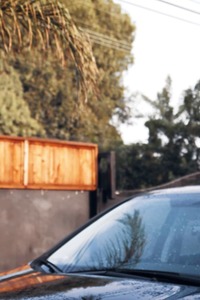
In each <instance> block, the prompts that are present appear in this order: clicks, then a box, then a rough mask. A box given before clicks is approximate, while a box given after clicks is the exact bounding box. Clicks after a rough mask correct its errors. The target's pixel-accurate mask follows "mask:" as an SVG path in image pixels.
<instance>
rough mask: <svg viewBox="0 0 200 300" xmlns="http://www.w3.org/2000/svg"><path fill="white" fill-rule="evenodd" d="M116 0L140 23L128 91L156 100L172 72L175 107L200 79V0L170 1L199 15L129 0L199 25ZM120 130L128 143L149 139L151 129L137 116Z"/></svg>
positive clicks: (152, 2) (150, 0)
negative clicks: (183, 94)
mask: <svg viewBox="0 0 200 300" xmlns="http://www.w3.org/2000/svg"><path fill="white" fill-rule="evenodd" d="M114 1H115V2H116V3H118V4H120V5H121V7H122V9H123V11H124V12H126V13H128V14H129V15H130V17H131V19H132V21H133V22H134V23H135V24H136V38H135V41H134V43H133V50H132V53H133V55H134V59H135V62H134V64H133V66H131V67H130V68H129V70H128V72H127V73H126V75H125V76H124V82H125V85H126V86H127V89H128V93H129V94H131V93H135V92H137V91H138V92H141V93H143V94H145V95H146V96H148V97H149V98H151V99H152V100H153V99H156V94H157V92H160V91H161V90H162V88H163V87H164V84H165V79H166V77H167V76H168V75H170V77H171V79H172V92H173V104H174V106H175V105H176V103H178V101H179V100H180V98H181V94H182V92H183V91H184V90H186V89H187V88H189V87H193V86H194V85H195V84H196V83H197V81H198V80H199V79H200V38H199V36H200V0H181V1H180V0H166V1H167V2H170V3H173V4H175V5H179V6H182V7H186V8H188V9H190V10H195V11H197V12H199V14H194V13H189V12H185V11H184V10H181V9H178V8H175V7H172V6H170V5H166V4H164V3H161V2H159V1H157V0H127V2H130V3H134V4H138V5H142V6H145V7H148V8H150V9H154V10H159V11H162V12H163V13H165V14H170V15H173V16H176V17H178V18H183V19H186V20H188V21H190V22H196V23H199V26H197V25H193V24H189V23H186V22H183V21H179V20H176V19H173V18H170V17H167V16H164V15H160V14H157V13H153V12H150V11H147V10H145V9H142V8H138V7H135V6H133V5H130V4H125V3H124V2H123V1H121V0H114ZM139 109H141V110H142V111H143V112H144V111H145V109H146V111H147V112H148V108H146V107H145V103H142V104H140V107H139ZM120 131H121V132H122V137H123V140H124V142H125V143H126V144H128V143H135V142H146V141H147V137H148V131H147V129H145V126H144V121H143V120H140V121H137V120H135V119H134V120H133V124H132V125H129V126H127V125H123V126H121V127H120Z"/></svg>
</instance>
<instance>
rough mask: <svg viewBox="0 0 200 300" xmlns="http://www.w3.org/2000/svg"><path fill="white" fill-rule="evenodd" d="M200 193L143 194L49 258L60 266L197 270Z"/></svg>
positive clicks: (188, 272)
mask: <svg viewBox="0 0 200 300" xmlns="http://www.w3.org/2000/svg"><path fill="white" fill-rule="evenodd" d="M199 216H200V197H199V194H195V193H191V194H178V195H176V194H167V193H166V194H165V195H161V194H159V193H158V194H151V193H150V194H147V195H144V196H138V197H136V198H134V199H132V200H130V201H127V202H125V203H123V204H122V205H120V206H118V207H116V208H114V209H113V210H111V211H110V212H108V213H106V214H105V215H103V216H102V217H100V218H99V219H97V220H96V221H95V222H94V223H92V224H91V225H89V226H88V227H86V228H85V229H84V230H82V231H81V232H80V233H79V234H77V235H76V236H75V237H73V238H72V239H70V240H69V241H68V242H66V243H65V244H64V245H63V246H61V247H60V248H59V249H58V250H57V251H55V252H54V253H53V254H52V255H51V256H50V257H49V258H48V260H49V261H50V262H51V263H53V264H55V265H57V266H58V267H59V268H60V269H61V270H62V271H63V272H80V271H90V270H91V271H94V270H96V271H98V270H111V269H116V268H117V269H118V270H119V269H126V270H127V269H128V270H136V269H137V270H154V271H162V272H176V273H177V272H178V273H180V274H186V275H191V276H198V275H199V274H200V218H199Z"/></svg>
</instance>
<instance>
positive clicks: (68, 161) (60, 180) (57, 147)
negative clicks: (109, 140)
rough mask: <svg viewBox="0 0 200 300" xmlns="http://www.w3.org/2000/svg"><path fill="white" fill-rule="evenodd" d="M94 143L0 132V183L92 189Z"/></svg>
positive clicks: (11, 185)
mask: <svg viewBox="0 0 200 300" xmlns="http://www.w3.org/2000/svg"><path fill="white" fill-rule="evenodd" d="M97 155H98V149H97V145H96V144H84V143H77V142H76V143H73V142H64V141H56V140H44V139H33V138H31V139H25V138H24V139H23V138H15V137H13V138H12V137H8V138H7V137H5V136H0V165H1V168H0V187H4V188H9V187H12V188H13V187H16V188H30V189H62V190H63V189H66V190H95V189H96V188H97Z"/></svg>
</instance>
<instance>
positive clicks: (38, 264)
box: [31, 258, 63, 273]
mask: <svg viewBox="0 0 200 300" xmlns="http://www.w3.org/2000/svg"><path fill="white" fill-rule="evenodd" d="M31 266H32V267H33V268H36V269H38V268H39V269H42V271H45V270H44V269H43V268H42V266H45V267H48V270H49V272H51V273H63V272H62V270H61V269H60V268H59V267H57V266H56V265H54V264H53V263H52V262H50V261H49V260H47V259H42V258H40V259H38V260H35V261H33V262H32V263H31Z"/></svg>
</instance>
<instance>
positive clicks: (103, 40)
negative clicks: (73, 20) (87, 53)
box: [79, 27, 132, 55]
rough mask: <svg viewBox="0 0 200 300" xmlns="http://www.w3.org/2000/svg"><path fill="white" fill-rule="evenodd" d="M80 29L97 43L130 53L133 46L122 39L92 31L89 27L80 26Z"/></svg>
mask: <svg viewBox="0 0 200 300" xmlns="http://www.w3.org/2000/svg"><path fill="white" fill-rule="evenodd" d="M79 30H80V31H82V32H84V33H87V34H88V35H89V37H90V39H91V41H92V42H94V43H96V44H99V45H102V46H106V47H109V48H112V49H115V50H119V51H123V52H125V53H127V54H129V55H130V52H131V49H132V47H131V45H130V44H128V43H126V42H122V41H119V40H116V39H113V38H111V37H108V36H106V35H104V34H100V33H97V32H95V31H92V30H90V29H87V28H83V27H79Z"/></svg>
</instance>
